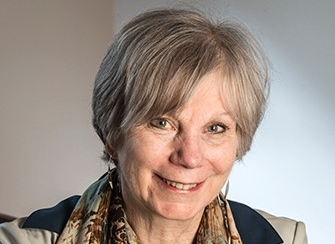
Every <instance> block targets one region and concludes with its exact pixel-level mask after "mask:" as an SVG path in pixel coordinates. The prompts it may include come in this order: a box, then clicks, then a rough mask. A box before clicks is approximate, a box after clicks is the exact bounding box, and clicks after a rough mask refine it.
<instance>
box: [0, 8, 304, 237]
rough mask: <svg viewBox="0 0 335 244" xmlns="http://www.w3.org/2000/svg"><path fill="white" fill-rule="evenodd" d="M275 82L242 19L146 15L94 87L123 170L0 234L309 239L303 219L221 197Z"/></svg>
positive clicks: (108, 141)
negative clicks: (239, 22) (236, 21)
mask: <svg viewBox="0 0 335 244" xmlns="http://www.w3.org/2000/svg"><path fill="white" fill-rule="evenodd" d="M267 83H268V76H267V60H266V58H265V56H264V54H263V53H262V51H261V49H260V47H259V45H258V43H257V41H256V40H255V39H254V38H253V37H252V36H251V35H250V34H249V33H248V32H247V31H246V30H245V29H244V28H242V27H241V26H240V25H237V24H232V23H229V22H223V23H219V24H216V23H214V22H212V21H210V20H208V19H207V18H205V17H204V16H203V15H201V14H199V13H197V12H193V11H188V10H178V9H167V10H156V11H150V12H146V13H144V14H141V15H139V16H137V17H136V18H134V19H133V20H132V21H130V22H129V23H128V24H127V25H126V26H124V28H123V29H122V30H121V31H120V32H119V33H118V34H117V35H116V37H115V39H114V41H113V43H112V45H111V46H110V48H109V50H108V52H107V54H106V56H105V58H104V60H103V62H102V64H101V66H100V70H99V72H98V74H97V77H96V81H95V87H94V92H93V102H92V108H93V125H94V128H95V130H96V132H97V134H98V135H99V137H100V138H101V140H102V142H103V144H104V159H105V160H106V161H107V162H108V164H109V165H111V164H112V163H113V164H114V165H115V166H116V167H114V168H112V167H110V166H109V170H108V173H107V174H106V175H105V176H103V177H102V178H101V179H99V180H98V181H97V182H95V183H94V184H93V185H91V186H90V187H89V188H88V190H87V191H86V192H85V193H84V194H83V196H81V197H80V198H79V197H72V198H69V199H66V200H64V201H63V202H61V203H59V204H58V205H56V206H55V207H53V208H51V209H47V210H39V211H37V212H35V213H33V214H32V215H31V216H30V217H28V218H24V219H18V220H16V221H14V222H12V223H9V224H6V225H4V226H2V228H1V230H0V236H1V237H0V240H1V241H2V242H3V243H144V244H146V243H226V244H228V243H234V244H235V243H247V244H250V243H255V244H256V243H257V244H262V243H264V244H265V243H307V238H306V233H305V227H304V224H303V223H301V222H296V221H293V220H289V219H286V218H276V217H274V216H271V215H269V214H267V213H265V212H260V211H259V212H256V211H254V210H252V209H251V208H249V207H247V206H245V205H243V204H240V203H236V202H232V201H228V200H227V199H226V196H225V195H224V194H222V193H221V189H222V188H223V186H224V185H225V183H226V181H227V178H228V176H229V174H230V171H231V169H232V167H233V165H234V163H235V162H236V161H239V160H241V159H242V158H243V156H244V155H245V154H246V152H247V151H248V150H249V148H250V145H251V142H252V138H253V136H254V134H255V131H256V129H257V127H258V125H259V123H260V121H261V119H262V116H263V112H264V109H265V105H266V95H267V89H268V84H267ZM1 238H2V239H1ZM283 241H284V242H283Z"/></svg>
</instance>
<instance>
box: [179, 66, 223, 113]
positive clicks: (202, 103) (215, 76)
mask: <svg viewBox="0 0 335 244" xmlns="http://www.w3.org/2000/svg"><path fill="white" fill-rule="evenodd" d="M226 79H227V77H226V76H224V74H223V72H222V70H219V69H217V70H213V71H211V72H209V73H207V74H206V75H204V76H203V77H202V78H201V79H199V82H198V84H197V85H196V86H195V88H194V90H193V91H192V93H191V94H190V96H189V98H188V99H187V100H186V101H185V103H184V104H183V105H182V106H180V107H179V108H178V109H177V110H176V114H177V115H181V114H183V113H197V116H199V115H201V113H202V114H203V116H204V117H208V116H214V115H220V116H230V113H229V111H228V106H227V104H226V101H227V95H226V94H225V93H226V92H227V91H226V90H224V89H223V88H224V83H226ZM199 112H200V114H199Z"/></svg>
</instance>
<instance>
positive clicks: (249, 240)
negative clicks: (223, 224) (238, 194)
mask: <svg viewBox="0 0 335 244" xmlns="http://www.w3.org/2000/svg"><path fill="white" fill-rule="evenodd" d="M229 206H230V208H231V211H232V213H233V216H234V221H235V224H236V227H237V230H238V232H239V234H240V236H241V238H242V241H243V243H246V244H279V243H283V240H282V239H281V238H280V236H279V234H278V233H277V231H276V230H275V229H274V228H273V227H272V225H271V224H270V223H269V222H268V221H267V220H266V219H264V218H263V216H262V215H260V214H259V213H257V212H256V211H255V210H254V209H252V208H250V207H248V206H246V205H244V204H242V203H238V202H234V201H230V200H229Z"/></svg>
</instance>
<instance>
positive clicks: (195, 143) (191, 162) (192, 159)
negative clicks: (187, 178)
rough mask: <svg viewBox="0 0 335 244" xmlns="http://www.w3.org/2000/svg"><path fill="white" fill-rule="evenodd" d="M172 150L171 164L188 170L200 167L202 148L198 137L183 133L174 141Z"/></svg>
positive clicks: (202, 159) (202, 158) (202, 160)
mask: <svg viewBox="0 0 335 244" xmlns="http://www.w3.org/2000/svg"><path fill="white" fill-rule="evenodd" d="M173 148H174V150H173V152H172V153H171V156H170V161H171V163H173V164H175V165H179V166H182V167H184V168H189V169H191V168H198V167H201V166H202V164H203V162H204V157H203V152H204V148H203V147H202V146H201V138H200V135H190V134H186V133H184V134H183V135H180V136H178V137H177V138H176V139H175V141H174V147H173Z"/></svg>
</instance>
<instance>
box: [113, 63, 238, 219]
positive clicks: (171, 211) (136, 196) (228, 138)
mask: <svg viewBox="0 0 335 244" xmlns="http://www.w3.org/2000/svg"><path fill="white" fill-rule="evenodd" d="M222 79H223V75H222V72H220V71H218V70H217V71H213V72H211V73H209V74H207V75H205V76H204V77H203V78H202V79H201V80H200V82H199V85H198V86H197V87H196V89H195V91H194V93H193V94H192V96H191V97H190V98H189V100H188V101H187V102H186V103H185V104H184V105H183V106H182V107H181V108H180V109H178V110H177V111H176V112H171V113H167V114H165V115H163V116H161V117H157V118H153V119H152V120H151V121H149V122H148V123H146V124H142V125H140V126H137V127H135V128H133V129H132V131H131V132H130V133H129V135H128V136H127V139H126V140H125V142H124V144H123V145H122V146H121V147H120V148H119V149H118V150H117V155H118V168H119V172H120V178H121V186H122V194H123V198H124V202H125V208H126V212H127V213H129V212H130V213H137V214H139V213H141V214H143V216H147V218H149V219H150V218H154V217H159V218H164V219H170V220H190V219H194V218H197V219H199V221H200V219H201V216H202V213H203V210H204V208H205V207H206V206H207V205H208V204H209V203H210V202H212V201H213V199H214V198H215V197H216V196H217V194H218V193H219V192H220V190H221V188H222V186H223V185H224V183H225V182H226V180H227V178H228V175H229V173H230V171H231V168H232V166H233V164H234V161H235V158H236V152H237V136H236V123H235V121H233V119H232V118H231V117H230V116H229V114H228V112H227V110H226V109H225V106H224V103H223V100H222V96H221V95H222V93H221V92H220V87H221V86H220V85H219V84H220V83H221V82H222ZM128 217H129V218H131V215H128Z"/></svg>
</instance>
